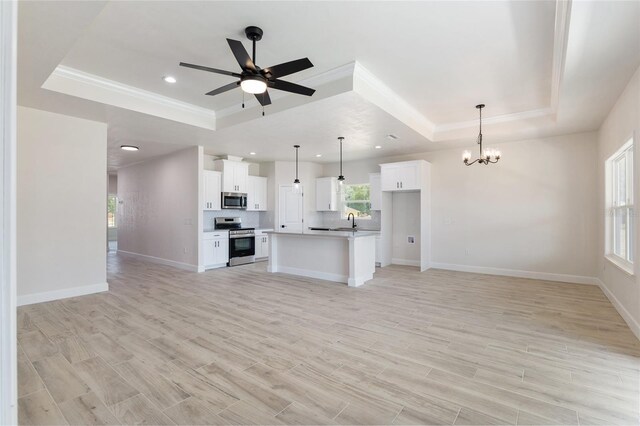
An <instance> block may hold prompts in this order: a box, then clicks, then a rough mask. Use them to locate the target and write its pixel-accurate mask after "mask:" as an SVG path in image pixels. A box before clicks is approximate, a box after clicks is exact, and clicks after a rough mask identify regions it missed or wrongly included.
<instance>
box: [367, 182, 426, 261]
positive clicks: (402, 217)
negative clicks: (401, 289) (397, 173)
mask: <svg viewBox="0 0 640 426" xmlns="http://www.w3.org/2000/svg"><path fill="white" fill-rule="evenodd" d="M392 200H393V201H392V202H393V211H392V213H391V215H392V216H391V217H392V224H393V226H392V229H393V231H392V233H391V259H392V263H395V264H398V265H413V266H419V265H420V244H421V239H420V193H419V192H396V193H394V194H393V196H392ZM363 225H364V226H366V224H363ZM410 236H411V237H413V238H414V243H413V244H411V243H409V238H408V237H410Z"/></svg>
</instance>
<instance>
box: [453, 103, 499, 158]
mask: <svg viewBox="0 0 640 426" xmlns="http://www.w3.org/2000/svg"><path fill="white" fill-rule="evenodd" d="M476 108H478V112H479V113H480V131H479V132H478V139H477V143H478V145H480V157H479V158H476V159H475V160H473V161H471V162H469V161H470V160H471V152H469V151H465V152H463V153H462V162H463V163H464V164H465V165H467V166H470V165H472V164H474V163H476V162H477V163H478V164H484V165H485V166H486V165H489V163H497V162H498V160H500V151H494V150H492V149H488V150H483V149H482V108H484V104H480V105H476Z"/></svg>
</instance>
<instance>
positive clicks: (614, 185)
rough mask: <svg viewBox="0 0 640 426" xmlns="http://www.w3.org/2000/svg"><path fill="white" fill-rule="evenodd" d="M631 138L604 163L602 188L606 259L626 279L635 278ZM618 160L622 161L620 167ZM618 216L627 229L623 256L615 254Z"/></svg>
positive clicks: (633, 155) (632, 153)
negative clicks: (626, 277)
mask: <svg viewBox="0 0 640 426" xmlns="http://www.w3.org/2000/svg"><path fill="white" fill-rule="evenodd" d="M634 151H635V144H634V137H633V136H631V137H630V138H629V139H628V140H627V142H625V143H624V144H623V145H622V146H621V147H620V148H619V149H618V150H617V151H616V152H615V153H614V154H613V155H612V156H610V157H609V158H608V159H607V161H606V163H605V175H606V181H605V188H606V191H605V193H606V209H607V216H606V217H607V220H606V221H605V223H606V224H605V235H606V239H605V241H606V246H605V258H606V259H608V260H609V261H610V262H611V263H613V264H614V265H616V266H617V267H618V268H620V269H622V270H623V271H624V272H626V273H627V274H629V275H634V257H635V251H636V247H635V243H636V242H635V227H636V226H637V224H636V223H635V220H634V219H635V217H634V210H635V205H634V203H635V194H634V193H635V185H634V162H635V152H634ZM621 160H624V161H623V162H622V163H621ZM622 164H624V168H625V170H624V185H625V188H624V201H619V200H618V198H619V196H620V187H619V185H620V182H621V180H620V179H618V177H619V167H620V166H621V165H622ZM620 215H623V216H625V217H626V222H625V223H626V226H625V227H626V229H625V232H624V234H625V235H624V237H625V244H624V246H625V247H624V254H621V253H617V252H616V249H617V247H618V244H617V243H618V241H617V238H618V237H619V236H620V235H621V232H620V231H619V230H618V229H617V228H616V223H617V222H616V218H617V217H619V216H620Z"/></svg>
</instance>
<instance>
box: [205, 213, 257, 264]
mask: <svg viewBox="0 0 640 426" xmlns="http://www.w3.org/2000/svg"><path fill="white" fill-rule="evenodd" d="M214 224H215V228H216V229H228V230H229V266H237V265H244V264H245V263H253V262H254V261H255V254H256V238H255V237H256V233H255V228H243V227H242V220H241V219H240V218H239V217H216V218H215V220H214Z"/></svg>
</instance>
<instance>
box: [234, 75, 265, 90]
mask: <svg viewBox="0 0 640 426" xmlns="http://www.w3.org/2000/svg"><path fill="white" fill-rule="evenodd" d="M240 88H241V89H242V90H244V91H245V92H246V93H249V94H252V95H255V94H258V93H264V92H265V90H267V82H266V81H265V79H264V78H262V77H260V76H258V75H248V76H246V77H242V79H241V80H240Z"/></svg>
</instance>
